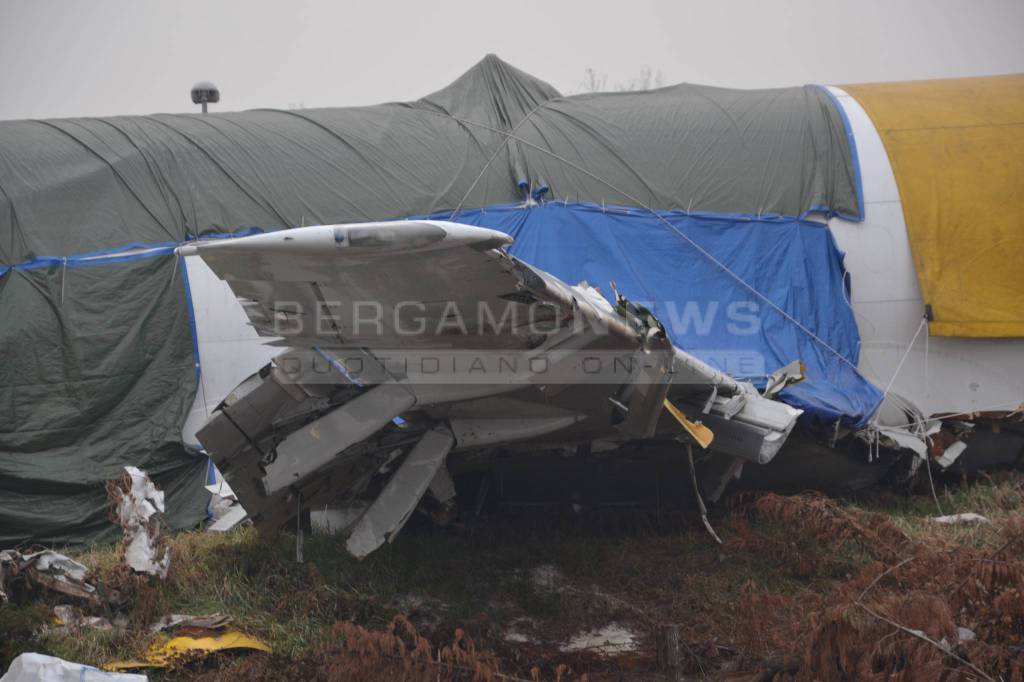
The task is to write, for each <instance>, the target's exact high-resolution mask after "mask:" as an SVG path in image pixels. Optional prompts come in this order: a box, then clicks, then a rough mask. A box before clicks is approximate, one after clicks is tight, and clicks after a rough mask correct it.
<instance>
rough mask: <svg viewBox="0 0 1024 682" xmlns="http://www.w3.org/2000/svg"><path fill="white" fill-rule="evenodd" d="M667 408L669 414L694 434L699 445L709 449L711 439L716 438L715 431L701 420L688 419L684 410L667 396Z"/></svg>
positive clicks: (688, 431)
mask: <svg viewBox="0 0 1024 682" xmlns="http://www.w3.org/2000/svg"><path fill="white" fill-rule="evenodd" d="M665 409H666V410H668V413H669V414H671V415H672V416H673V417H675V419H676V421H677V422H679V423H680V425H682V427H683V428H684V429H686V432H687V433H688V434H690V435H691V436H693V439H694V440H695V441H697V444H698V445H700V446H701V447H702V448H704V449H705V450H707V449H708V446H709V445H711V441H713V440H714V439H715V433H714V431H712V430H711V429H709V428H708V427H706V426H704V425H703V424H701V423H700V422H692V421H690V420H689V419H687V418H686V415H685V414H683V411H682V410H680V409H679V408H678V407H676V406H675V405H673V404H672V403H670V402H669V401H668V398H665Z"/></svg>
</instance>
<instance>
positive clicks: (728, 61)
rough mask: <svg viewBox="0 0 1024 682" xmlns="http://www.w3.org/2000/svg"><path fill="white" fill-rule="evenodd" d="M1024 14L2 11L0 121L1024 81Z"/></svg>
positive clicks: (302, 7) (1020, 4) (987, 10)
mask: <svg viewBox="0 0 1024 682" xmlns="http://www.w3.org/2000/svg"><path fill="white" fill-rule="evenodd" d="M1022 29H1024V0H857V1H856V2H852V1H847V2H838V1H836V0H788V1H786V0H779V1H774V2H773V1H770V0H742V1H741V0H735V1H728V0H704V1H702V2H683V1H677V2H651V1H647V0H630V1H629V2H623V1H621V0H620V1H618V2H605V1H603V0H589V1H586V2H575V1H573V2H568V1H562V2H560V1H558V0H549V1H547V2H531V1H529V0H519V1H517V2H502V3H494V2H484V1H483V0H475V1H462V0H459V1H451V2H449V1H445V0H435V1H433V2H402V3H398V2H379V1H378V2H372V1H371V2H358V3H356V2H347V3H343V2H326V1H323V2H321V1H313V0H301V1H300V0H289V1H288V2H266V1H263V0H178V1H175V2H170V1H167V2H155V1H147V0H108V1H99V2H88V3H86V2H82V1H78V0H0V119H8V118H40V117H63V116H95V115H109V114H143V113H152V112H158V111H190V110H193V109H194V108H193V107H192V106H191V104H190V102H189V101H188V90H189V87H190V86H191V84H192V83H193V82H194V81H196V80H199V79H209V80H212V81H214V82H215V83H216V84H217V85H218V86H219V87H220V89H221V92H222V93H223V102H222V104H221V105H219V106H216V107H214V110H225V111H226V110H237V109H249V108H256V107H288V106H294V105H297V104H302V105H304V106H306V107H315V106H344V105H353V104H370V103H375V102H381V101H392V100H407V99H415V98H417V97H420V96H422V95H424V94H427V93H429V92H431V91H433V90H436V89H438V88H440V87H442V86H443V85H445V84H446V83H448V82H449V81H451V80H452V79H453V78H454V77H455V76H457V75H458V74H460V73H461V72H462V71H464V70H465V69H467V68H468V67H469V66H470V65H472V64H473V63H475V62H476V61H477V60H479V59H480V58H481V57H483V56H484V55H485V54H486V53H488V52H494V53H496V54H497V55H498V56H500V57H501V58H503V59H505V60H506V61H509V62H511V63H512V64H514V65H516V66H518V67H519V68H522V69H524V70H526V71H528V72H530V73H532V74H534V75H536V76H538V77H540V78H543V79H544V80H547V81H548V82H550V83H551V84H552V85H554V86H555V87H556V88H558V89H559V90H561V91H562V92H566V93H568V92H572V91H579V90H580V89H581V88H582V84H583V81H584V71H585V69H586V68H588V67H589V68H593V69H594V70H595V71H597V72H598V73H600V74H606V75H607V82H608V84H609V86H612V85H614V84H615V83H617V82H625V81H628V80H629V79H630V78H632V77H635V76H636V75H637V74H638V73H639V72H640V70H641V69H642V68H643V67H645V66H647V67H650V68H652V69H654V70H656V71H660V73H661V76H662V80H663V82H664V83H665V84H670V83H674V82H678V81H684V80H685V81H690V82H695V83H705V84H709V85H719V86H727V87H772V86H781V85H795V84H801V83H830V84H841V83H850V82H866V81H886V80H903V79H913V78H939V77H946V76H968V75H983V74H996V73H1011V72H1019V71H1024V39H1022V36H1021V32H1022Z"/></svg>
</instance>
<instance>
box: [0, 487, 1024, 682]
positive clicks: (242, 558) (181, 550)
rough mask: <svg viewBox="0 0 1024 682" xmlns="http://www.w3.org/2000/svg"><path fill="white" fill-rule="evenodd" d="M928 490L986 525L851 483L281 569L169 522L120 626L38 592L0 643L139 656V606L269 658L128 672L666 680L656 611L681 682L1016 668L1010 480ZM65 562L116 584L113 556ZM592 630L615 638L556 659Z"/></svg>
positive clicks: (453, 537)
mask: <svg viewBox="0 0 1024 682" xmlns="http://www.w3.org/2000/svg"><path fill="white" fill-rule="evenodd" d="M939 503H940V504H941V506H942V510H943V512H944V513H945V514H956V513H962V512H975V513H978V514H982V515H984V516H985V517H987V518H988V519H989V521H990V523H981V524H969V525H968V524H960V525H949V526H947V525H941V524H938V523H936V522H935V521H934V520H933V517H934V516H936V515H937V513H938V512H937V511H936V505H935V501H934V500H933V499H932V497H931V495H930V494H923V495H903V494H897V493H893V492H873V493H872V494H870V495H868V496H865V497H862V498H857V499H845V500H838V501H833V500H829V499H826V498H823V497H819V496H815V495H801V496H793V497H779V496H774V495H765V496H751V495H748V496H737V497H733V498H731V499H730V500H729V501H728V502H727V503H726V504H724V505H721V506H720V507H719V508H718V509H716V510H714V513H713V515H712V523H713V525H714V526H715V528H716V530H717V532H718V534H719V535H720V536H721V537H722V539H723V543H724V544H722V545H717V544H715V542H714V541H713V540H712V539H711V538H710V537H709V535H708V534H707V533H706V532H705V531H704V529H703V528H702V527H701V526H700V524H699V522H696V521H695V520H694V519H689V518H683V517H662V518H654V517H652V516H651V515H647V514H639V513H629V512H618V513H615V514H611V513H602V514H597V515H593V516H588V515H582V516H572V517H566V518H555V519H552V518H550V517H547V518H541V517H532V518H523V517H520V518H510V517H507V516H505V517H499V518H491V519H487V520H481V521H478V522H474V523H469V524H462V525H456V526H455V527H449V528H444V529H436V528H432V527H428V526H426V525H417V524H414V525H411V526H410V527H409V528H407V529H406V531H405V532H403V534H402V535H401V536H400V537H399V538H398V540H397V541H396V542H395V543H394V544H393V545H390V546H386V547H385V548H383V549H382V550H381V551H379V552H377V553H375V554H374V555H372V556H370V557H369V558H368V559H366V560H364V561H362V562H360V561H356V560H355V559H352V558H351V557H350V556H349V555H347V554H346V553H345V552H344V551H343V548H342V546H341V541H340V540H338V539H336V538H333V537H324V536H313V537H308V538H306V540H305V543H304V547H303V554H304V562H303V563H297V562H296V560H295V549H296V547H295V537H294V536H292V535H288V534H280V535H278V536H276V537H273V538H267V537H260V536H258V535H257V534H256V533H255V532H254V531H253V530H251V529H239V530H236V531H233V532H231V533H228V534H225V535H215V534H210V533H201V532H196V533H182V534H179V535H176V536H174V537H173V538H171V540H170V544H171V547H172V552H173V561H172V569H171V572H170V575H169V577H168V579H167V580H166V581H157V580H154V581H152V582H150V583H141V584H139V585H138V586H137V588H136V590H137V591H136V593H135V594H134V598H133V599H132V601H131V605H130V607H129V610H128V617H129V624H128V627H126V628H124V629H123V630H120V631H113V632H106V631H98V630H94V629H90V628H80V629H77V630H74V631H72V632H68V631H54V630H53V629H48V628H44V627H43V626H44V625H45V624H46V623H47V622H49V620H50V617H51V615H50V611H49V608H50V606H51V605H52V604H53V603H54V602H53V601H50V602H48V603H47V602H46V598H45V597H38V595H37V597H36V598H35V599H29V600H23V601H22V603H21V604H15V603H12V604H10V605H7V606H4V607H0V630H2V631H4V632H6V633H7V636H6V637H4V638H3V644H0V656H2V657H4V658H9V657H11V656H12V655H13V654H16V653H17V652H19V651H24V650H31V651H40V652H43V653H51V654H54V655H58V656H61V657H63V658H66V659H69V660H75V661H80V662H84V663H91V664H95V665H99V664H102V663H104V662H106V661H109V660H112V659H123V658H130V657H136V656H138V655H140V654H141V653H142V651H144V649H145V648H146V647H147V646H148V644H149V643H150V642H151V640H152V639H153V637H154V635H151V634H150V633H149V632H148V630H147V628H146V625H147V624H148V623H150V622H152V621H154V620H155V619H156V618H158V617H159V616H161V615H164V614H167V613H188V614H194V615H200V614H207V613H213V612H220V613H224V614H229V615H231V616H232V617H233V618H234V619H235V624H236V625H237V626H238V627H239V628H240V629H242V630H244V631H246V632H248V633H250V634H252V635H255V636H257V637H260V638H262V639H263V640H265V641H266V642H267V643H268V644H269V645H270V646H271V647H272V648H273V650H274V653H273V654H272V655H265V654H246V655H235V656H229V655H226V654H223V655H218V656H216V657H213V658H211V659H207V660H204V661H193V662H190V663H187V664H182V665H181V666H179V667H178V668H176V669H174V670H171V671H163V672H161V671H156V672H152V673H151V674H150V679H153V680H210V681H212V680H243V679H245V680H249V679H252V680H283V679H288V680H299V679H309V680H349V679H351V680H356V679H374V678H379V679H410V680H419V679H424V680H426V679H431V680H436V679H472V678H473V677H474V675H476V676H477V678H478V679H502V678H513V679H515V678H518V679H528V680H529V679H565V680H569V679H579V678H581V677H584V676H585V677H586V678H587V679H589V680H618V679H670V676H668V675H665V674H663V673H661V672H659V671H658V670H657V665H656V656H655V637H654V633H655V632H656V630H657V628H658V626H659V625H660V624H663V623H675V624H678V625H679V626H680V632H681V634H682V652H683V659H684V660H683V668H682V671H681V673H680V675H681V676H682V677H684V678H686V679H700V678H704V677H708V678H713V679H772V678H773V677H775V678H778V679H790V678H794V679H808V680H810V679H823V680H844V679H872V678H875V679H903V680H916V679H920V680H931V679H943V678H944V679H985V676H989V677H990V678H991V679H999V678H1000V676H1002V678H1003V679H1007V680H1010V679H1021V675H1022V674H1024V648H1022V647H1021V645H1022V644H1024V561H1021V559H1020V556H1021V555H1022V552H1024V547H1022V543H1024V475H1021V474H1003V475H1000V476H998V477H996V478H995V479H991V478H988V479H984V480H982V481H979V482H977V483H974V484H970V485H967V484H964V485H958V486H953V487H949V488H946V489H943V490H940V491H939ZM76 557H77V558H78V559H79V560H80V561H82V562H83V563H85V564H86V565H88V566H89V567H90V568H91V569H92V570H93V571H94V572H95V573H96V575H97V576H99V577H100V579H101V581H102V580H113V578H112V577H108V576H114V575H116V571H115V566H116V565H117V561H118V558H117V553H116V551H115V549H113V548H94V549H91V550H88V551H85V552H79V553H77V555H76ZM396 618H397V620H396ZM608 626H615V627H616V628H618V629H619V630H622V631H625V632H628V633H630V634H631V635H632V637H633V641H631V642H627V643H626V645H624V646H623V648H622V649H621V650H619V651H617V652H615V653H611V654H609V653H606V652H604V651H602V650H601V649H600V647H595V648H589V649H588V648H582V649H581V648H578V647H577V649H576V650H572V651H566V650H564V649H566V644H567V643H568V642H570V641H572V640H573V638H574V637H578V636H579V635H580V634H581V633H586V632H587V631H599V630H601V629H602V628H605V627H608ZM957 628H966V629H968V630H970V631H971V633H973V635H974V639H973V641H961V639H963V637H964V635H965V634H966V633H965V632H964V631H959V630H957ZM921 635H923V636H924V637H926V638H928V639H930V640H932V641H931V642H929V641H925V639H922V637H921ZM968 637H969V635H968ZM599 640H600V637H598V638H597V641H598V643H599ZM4 665H6V662H4ZM972 666H973V668H972ZM894 675H895V677H894Z"/></svg>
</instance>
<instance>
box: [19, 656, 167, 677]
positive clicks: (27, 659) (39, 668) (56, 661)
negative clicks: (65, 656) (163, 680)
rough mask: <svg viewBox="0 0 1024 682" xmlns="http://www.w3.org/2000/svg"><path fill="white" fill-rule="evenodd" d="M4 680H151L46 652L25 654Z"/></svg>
mask: <svg viewBox="0 0 1024 682" xmlns="http://www.w3.org/2000/svg"><path fill="white" fill-rule="evenodd" d="M0 682H149V678H148V677H146V676H145V675H134V674H127V673H108V672H103V671H102V670H98V669H96V668H93V667H92V666H88V665H82V664H81V663H71V662H70V661H65V660H62V659H60V658H55V657H53V656H44V655H43V654H21V655H20V656H18V657H17V658H16V659H14V662H13V663H11V667H10V668H9V669H8V670H7V672H6V673H5V674H4V676H3V677H0Z"/></svg>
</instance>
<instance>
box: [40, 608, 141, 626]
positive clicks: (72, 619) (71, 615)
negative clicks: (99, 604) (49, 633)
mask: <svg viewBox="0 0 1024 682" xmlns="http://www.w3.org/2000/svg"><path fill="white" fill-rule="evenodd" d="M117 620H118V622H117V623H116V624H115V623H111V622H110V619H108V618H104V617H103V616H86V615H83V614H82V612H81V611H79V610H78V609H76V608H75V607H74V606H71V605H70V604H57V605H56V606H54V607H53V621H54V625H56V626H57V628H55V631H57V632H60V631H62V630H64V631H66V630H67V629H75V628H81V627H87V628H93V629H95V630H114V629H115V628H117V629H123V628H124V627H125V626H126V625H127V623H128V618H127V617H125V616H120V617H119V618H118V619H117Z"/></svg>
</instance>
